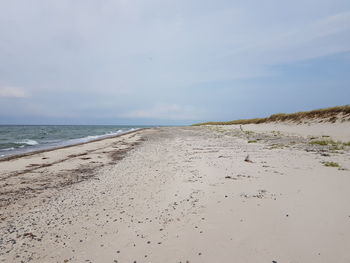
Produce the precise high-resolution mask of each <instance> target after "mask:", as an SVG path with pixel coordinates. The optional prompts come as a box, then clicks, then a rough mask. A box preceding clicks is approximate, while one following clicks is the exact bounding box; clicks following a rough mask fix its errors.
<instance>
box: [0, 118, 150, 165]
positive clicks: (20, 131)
mask: <svg viewBox="0 0 350 263" xmlns="http://www.w3.org/2000/svg"><path fill="white" fill-rule="evenodd" d="M145 127H146V126H120V125H119V126H118V125H116V126H112V125H107V126H101V125H96V126H95V125H91V126H90V125H0V158H1V157H4V156H9V155H16V154H21V153H26V152H31V151H36V150H43V149H50V148H54V147H59V146H66V145H71V144H77V143H81V142H88V141H91V140H94V139H98V138H104V137H109V136H113V135H118V134H122V133H125V132H128V131H132V130H136V129H140V128H145Z"/></svg>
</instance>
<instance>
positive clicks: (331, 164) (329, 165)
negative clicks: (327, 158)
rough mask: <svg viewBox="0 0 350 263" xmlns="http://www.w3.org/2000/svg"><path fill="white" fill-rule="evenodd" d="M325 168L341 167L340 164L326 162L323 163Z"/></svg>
mask: <svg viewBox="0 0 350 263" xmlns="http://www.w3.org/2000/svg"><path fill="white" fill-rule="evenodd" d="M323 165H324V166H327V167H338V168H339V167H340V165H339V164H338V163H335V162H325V163H323Z"/></svg>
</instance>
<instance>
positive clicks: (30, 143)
mask: <svg viewBox="0 0 350 263" xmlns="http://www.w3.org/2000/svg"><path fill="white" fill-rule="evenodd" d="M15 144H21V145H24V144H26V145H31V146H32V145H37V144H39V143H38V142H37V141H35V140H30V139H24V140H23V141H19V142H15Z"/></svg>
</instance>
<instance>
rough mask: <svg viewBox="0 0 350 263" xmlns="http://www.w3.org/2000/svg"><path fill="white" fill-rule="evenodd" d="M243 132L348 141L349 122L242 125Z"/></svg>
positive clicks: (236, 126)
mask: <svg viewBox="0 0 350 263" xmlns="http://www.w3.org/2000/svg"><path fill="white" fill-rule="evenodd" d="M242 127H243V128H244V130H249V131H256V132H272V131H280V132H283V133H284V134H287V135H297V136H303V137H322V136H327V137H329V138H331V139H333V140H336V141H342V142H349V141H350V122H349V121H347V122H342V123H330V122H327V123H312V122H311V123H305V124H295V123H286V122H280V123H267V124H248V125H242ZM226 128H230V129H238V128H239V125H229V126H226Z"/></svg>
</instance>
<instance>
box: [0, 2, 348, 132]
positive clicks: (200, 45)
mask: <svg viewBox="0 0 350 263" xmlns="http://www.w3.org/2000/svg"><path fill="white" fill-rule="evenodd" d="M349 84H350V1H349V0H293V1H283V0H282V1H281V0H263V1H262V0H254V1H253V0H211V1H209V0H174V1H173V0H104V1H98V0H74V1H72V0H60V1H57V0H31V1H23V0H11V1H6V0H0V124H129V125H130V124H144V125H149V124H159V125H180V124H184V125H186V124H191V123H196V122H203V121H224V120H234V119H242V118H253V117H264V116H268V115H270V114H273V113H280V112H286V113H287V112H295V111H304V110H312V109H316V108H323V107H330V106H336V105H346V104H349V102H350V86H349Z"/></svg>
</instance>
